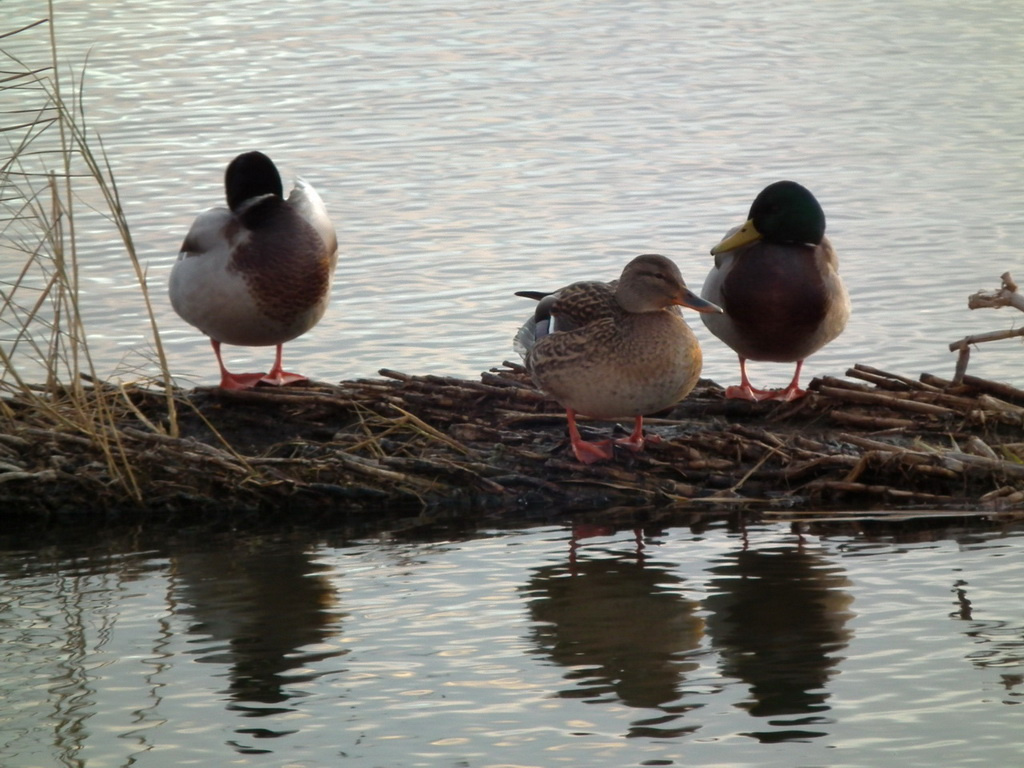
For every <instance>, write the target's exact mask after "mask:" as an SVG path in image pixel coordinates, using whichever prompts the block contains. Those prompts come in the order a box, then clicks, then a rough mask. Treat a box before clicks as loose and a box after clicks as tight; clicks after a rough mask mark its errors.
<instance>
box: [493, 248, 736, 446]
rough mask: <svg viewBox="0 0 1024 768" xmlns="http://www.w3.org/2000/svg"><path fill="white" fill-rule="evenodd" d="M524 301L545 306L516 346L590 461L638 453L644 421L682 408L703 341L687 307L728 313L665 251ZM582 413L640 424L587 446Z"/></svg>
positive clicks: (698, 367)
mask: <svg viewBox="0 0 1024 768" xmlns="http://www.w3.org/2000/svg"><path fill="white" fill-rule="evenodd" d="M517 295H519V296H525V297H527V298H532V299H535V300H536V301H537V307H536V309H535V311H534V314H533V316H532V317H530V318H529V319H528V320H527V321H526V322H525V323H524V324H523V325H522V327H521V328H520V329H519V332H518V333H517V334H516V337H515V339H514V342H513V346H514V347H515V349H516V351H518V352H519V354H520V355H521V356H522V357H523V360H524V362H525V366H526V370H527V371H528V372H529V374H530V376H531V378H532V379H533V382H534V384H536V386H537V387H538V388H539V389H540V390H542V391H543V392H545V393H547V394H548V395H550V396H551V397H552V398H553V399H554V400H556V401H557V402H558V403H559V404H560V405H561V406H562V407H563V408H565V410H566V419H567V421H568V430H569V440H570V444H571V446H572V451H573V454H574V455H575V457H576V459H577V460H579V461H581V462H583V463H584V464H592V463H594V462H597V461H603V460H607V459H610V458H612V457H613V455H614V446H615V445H621V446H623V447H625V448H628V449H630V450H632V451H640V450H641V449H642V448H643V446H644V431H643V418H644V416H645V415H649V414H651V413H655V412H657V411H660V410H663V409H665V408H668V407H670V406H672V405H675V404H676V403H677V402H679V401H680V400H682V399H683V398H684V397H686V395H688V394H689V393H690V391H691V390H692V389H693V388H694V386H695V385H696V383H697V380H698V378H699V376H700V371H701V364H702V356H701V350H700V344H699V343H698V341H697V337H696V336H695V335H694V333H693V331H692V330H691V329H690V327H689V326H688V325H687V324H686V321H685V320H684V319H683V317H682V314H681V312H680V311H679V307H689V308H690V309H693V310H696V311H697V312H702V313H707V312H721V309H720V308H719V307H717V306H716V305H715V304H714V303H712V302H710V301H707V300H704V299H702V298H700V297H699V296H697V295H696V294H695V293H693V292H692V291H691V290H690V289H689V288H687V286H686V283H685V282H684V281H683V278H682V275H681V274H680V273H679V268H678V267H677V266H676V264H675V263H674V262H673V261H672V260H671V259H669V258H667V257H665V256H661V255H659V254H644V255H641V256H637V257H636V258H635V259H633V260H632V261H630V262H629V263H628V264H627V265H626V266H625V268H624V269H623V270H622V274H621V276H620V277H619V279H618V280H614V281H612V282H600V281H592V280H591V281H580V282H576V283H572V284H570V285H567V286H565V287H563V288H560V289H558V290H557V291H553V292H550V293H539V292H536V291H520V292H517ZM577 414H579V415H584V416H589V417H591V418H595V419H599V420H610V419H619V418H633V419H634V428H633V431H632V433H631V434H630V435H629V436H628V437H625V438H620V439H617V440H614V441H602V442H589V441H585V440H583V439H582V437H581V436H580V432H579V428H578V426H577V424H576V416H577Z"/></svg>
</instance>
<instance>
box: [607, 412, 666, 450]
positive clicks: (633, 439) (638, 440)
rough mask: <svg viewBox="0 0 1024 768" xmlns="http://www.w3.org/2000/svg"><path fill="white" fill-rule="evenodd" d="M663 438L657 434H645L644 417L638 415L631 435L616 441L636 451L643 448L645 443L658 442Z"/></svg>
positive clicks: (617, 443)
mask: <svg viewBox="0 0 1024 768" xmlns="http://www.w3.org/2000/svg"><path fill="white" fill-rule="evenodd" d="M660 441H661V438H660V437H658V436H657V435H646V436H645V435H644V417H643V416H637V417H636V422H635V423H634V425H633V431H632V433H630V435H629V437H621V438H619V439H618V440H616V441H615V444H616V445H621V446H624V447H626V448H629V450H631V451H634V452H639V451H641V450H643V447H644V443H645V442H650V443H657V442H660Z"/></svg>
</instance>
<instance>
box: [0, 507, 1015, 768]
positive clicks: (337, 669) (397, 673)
mask: <svg viewBox="0 0 1024 768" xmlns="http://www.w3.org/2000/svg"><path fill="white" fill-rule="evenodd" d="M576 533H577V534H583V533H584V531H582V530H578V531H577V532H576ZM587 533H595V534H598V535H592V536H588V537H585V538H580V537H578V536H577V537H575V538H574V537H573V533H572V532H571V531H570V530H568V529H563V528H560V527H537V528H528V527H525V528H514V529H508V530H483V531H480V532H479V533H476V534H472V535H469V536H466V537H461V538H459V539H447V540H438V541H408V540H404V541H403V540H399V539H395V538H388V537H380V536H375V537H366V538H356V539H348V540H346V539H344V538H342V537H340V536H337V535H332V534H314V533H309V534H300V533H293V534H290V535H288V536H280V537H274V536H265V535H264V536H234V537H232V538H230V539H228V538H224V539H221V540H216V539H210V538H209V537H207V538H206V539H205V540H204V541H202V542H197V541H194V540H188V539H185V538H182V537H171V539H170V540H168V539H166V538H165V539H164V540H163V541H162V542H161V543H159V544H154V545H150V544H148V543H147V542H143V541H139V540H135V541H132V540H123V541H117V542H108V543H107V544H105V545H104V546H103V547H102V548H85V547H82V546H78V547H74V548H71V547H60V546H57V547H54V548H52V549H50V550H48V551H45V552H26V551H10V550H7V551H4V552H3V553H2V554H0V568H2V571H3V576H4V580H5V585H6V586H5V592H4V598H3V601H2V604H0V642H2V645H0V647H2V648H3V649H4V653H3V658H2V668H3V674H2V675H0V680H2V683H0V693H2V694H3V700H4V702H5V704H4V713H3V716H2V718H0V762H2V763H3V765H4V766H6V767H7V768H27V767H28V766H32V767H33V768H35V767H37V766H44V767H45V766H57V765H64V766H85V765H87V766H89V768H107V767H108V766H127V765H133V766H138V767H139V768H149V767H150V766H168V765H203V766H206V765H238V766H302V767H303V768H313V767H315V766H333V765H337V764H339V763H340V762H344V763H345V764H346V765H356V766H388V767H389V768H413V767H414V766H431V767H433V766H453V767H454V766H459V767H464V768H468V767H472V768H481V767H482V766H556V765H566V766H580V765H587V766H609V768H611V767H613V766H614V767H621V766H659V765H664V766H672V765H675V766H682V765H700V766H722V765H728V766H737V767H746V766H751V767H753V766H758V768H765V767H766V766H767V767H773V766H778V767H779V768H791V766H795V765H799V766H830V767H837V768H838V767H844V768H845V767H849V768H853V767H854V766H857V767H861V766H863V767H865V768H866V767H868V766H871V767H874V766H879V765H897V764H898V765H902V766H908V767H909V766H929V767H930V766H934V765H943V766H971V765H999V766H1010V765H1020V764H1021V762H1022V760H1024V742H1021V739H1020V736H1019V733H1020V707H1021V705H1024V610H1022V604H1021V600H1020V595H1021V594H1022V593H1024V574H1022V573H1021V570H1020V568H1019V563H1020V562H1021V558H1022V557H1024V528H1020V527H1017V528H1016V529H1009V530H1004V531H987V532H985V531H974V532H972V531H970V530H956V529H950V530H948V531H946V532H944V533H937V534H936V535H935V536H920V535H909V536H903V537H892V536H875V537H868V536H854V535H851V534H845V533H833V534H829V535H807V536H804V537H803V538H800V537H798V536H797V535H795V534H793V533H791V532H789V531H788V530H784V529H782V528H779V527H776V526H769V525H757V526H752V527H750V529H749V530H747V531H745V532H739V531H736V530H732V529H729V528H727V527H726V526H725V525H723V524H716V525H712V526H708V527H706V528H702V529H700V530H690V529H686V528H669V529H667V530H662V531H647V532H646V534H645V535H643V536H642V537H641V538H640V539H639V540H638V539H637V536H636V535H635V534H634V533H633V532H631V531H621V532H619V533H611V532H608V531H603V532H602V531H589V532H587ZM140 545H141V546H140Z"/></svg>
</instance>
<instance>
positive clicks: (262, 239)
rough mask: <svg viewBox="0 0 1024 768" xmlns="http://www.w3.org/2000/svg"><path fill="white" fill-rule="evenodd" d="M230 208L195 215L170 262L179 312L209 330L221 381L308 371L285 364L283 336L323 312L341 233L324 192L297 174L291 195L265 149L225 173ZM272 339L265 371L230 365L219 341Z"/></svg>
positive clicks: (236, 384) (233, 385) (248, 384)
mask: <svg viewBox="0 0 1024 768" xmlns="http://www.w3.org/2000/svg"><path fill="white" fill-rule="evenodd" d="M224 188H225V194H226V198H227V208H223V207H217V208H210V209H208V210H206V211H203V212H202V213H200V214H199V215H198V216H197V217H196V219H195V221H194V222H193V223H192V226H191V228H190V229H189V231H188V234H187V235H186V236H185V240H184V242H183V243H182V246H181V250H180V252H179V254H178V259H177V261H176V262H175V263H174V266H173V267H172V268H171V275H170V280H169V286H168V287H169V294H170V300H171V306H172V307H173V308H174V311H175V312H177V314H178V315H179V316H180V317H181V318H182V319H183V320H184V321H185V322H187V323H189V324H190V325H192V326H195V327H196V328H198V329H199V330H200V331H202V332H203V333H204V334H206V335H207V336H209V337H210V344H211V345H212V347H213V352H214V355H216V357H217V364H218V365H219V366H220V386H221V387H222V388H224V389H232V390H239V389H249V388H252V387H255V386H256V385H257V384H270V385H275V386H283V385H286V384H293V383H295V382H300V381H306V380H307V377H305V376H302V375H301V374H298V373H291V372H288V371H285V370H284V368H283V365H282V356H283V347H284V344H285V343H286V342H288V341H291V340H292V339H295V338H298V337H299V336H301V335H302V334H304V333H306V332H307V331H309V330H310V329H311V328H312V327H313V326H315V325H316V324H317V323H318V322H319V321H320V319H321V318H322V317H323V315H324V312H325V311H326V310H327V305H328V302H329V300H330V293H331V281H332V279H333V276H334V269H335V266H336V265H337V261H338V241H337V237H336V235H335V231H334V226H333V224H332V223H331V220H330V218H329V217H328V215H327V211H326V209H325V208H324V203H323V200H321V198H320V196H319V195H318V194H317V192H316V190H315V189H314V188H313V186H312V185H311V184H309V183H307V182H306V181H304V180H302V179H299V180H297V181H296V182H295V186H294V188H293V189H292V190H291V192H290V193H289V195H288V197H287V199H286V198H285V197H284V187H283V184H282V182H281V174H280V173H279V172H278V170H277V166H275V165H274V162H273V161H272V160H271V159H270V158H269V157H268V156H267V155H265V154H264V153H262V152H259V151H252V152H244V153H242V154H240V155H238V156H237V157H235V158H234V159H233V160H232V161H231V162H230V163H229V164H228V166H227V170H226V171H225V174H224ZM222 344H231V345H236V346H243V347H263V346H273V347H276V356H275V360H274V364H273V366H272V367H271V369H270V371H269V372H267V373H231V372H230V371H228V369H227V368H226V367H225V365H224V360H223V358H222V357H221V345H222Z"/></svg>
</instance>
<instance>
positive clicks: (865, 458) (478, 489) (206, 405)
mask: <svg viewBox="0 0 1024 768" xmlns="http://www.w3.org/2000/svg"><path fill="white" fill-rule="evenodd" d="M810 388H811V390H812V392H811V393H810V394H809V395H808V396H807V397H806V398H804V399H802V400H800V401H797V402H795V403H770V402H766V403H748V402H741V401H727V400H725V399H724V398H723V396H722V394H723V393H722V389H721V388H720V387H719V386H718V385H716V384H714V383H713V382H710V381H702V382H701V384H700V385H699V386H698V387H697V389H696V390H695V391H694V393H693V394H692V395H691V396H690V397H688V398H687V399H686V400H685V401H684V402H683V403H681V404H679V405H678V406H676V407H675V408H673V409H672V410H671V411H669V412H666V413H662V414H658V415H657V416H656V417H652V418H650V419H649V420H647V423H648V433H649V434H650V433H653V434H655V435H657V436H658V437H659V438H660V441H659V442H651V443H649V445H648V447H647V448H646V450H645V451H643V452H642V453H639V454H633V453H631V452H629V451H627V450H623V451H621V452H620V453H618V454H617V455H616V457H615V460H614V461H611V462H607V463H603V464H596V465H591V466H584V465H582V464H580V463H578V462H577V461H576V460H575V459H574V458H573V456H572V453H571V451H570V450H569V448H568V443H567V440H566V436H565V417H564V412H563V411H562V410H561V409H560V408H559V407H558V406H557V405H556V404H555V403H553V402H551V401H550V400H548V399H547V398H546V397H545V396H544V395H542V394H541V393H539V392H537V391H536V390H535V389H534V388H533V387H532V386H531V384H530V382H529V380H528V378H527V376H526V375H525V373H524V372H523V370H522V369H521V368H520V367H518V366H516V365H512V364H507V363H506V364H503V365H502V366H501V367H499V368H496V369H493V370H491V371H488V372H485V373H483V374H482V375H481V377H480V378H479V380H465V379H456V378H448V377H438V376H417V375H408V374H404V373H399V372H395V371H381V374H380V377H379V378H374V379H363V380H355V381H345V382H341V383H340V384H336V385H332V384H324V383H313V384H309V385H308V386H295V387H288V388H283V389H276V388H259V389H255V390H250V391H244V392H226V391H223V390H220V389H218V388H200V389H196V390H192V391H184V390H182V391H176V392H174V402H175V410H176V418H175V419H173V420H172V419H170V418H169V417H168V409H167V397H166V394H165V393H164V392H163V391H158V390H155V389H147V388H144V387H126V388H114V387H110V386H106V385H103V386H97V387H94V388H93V389H92V390H91V392H92V395H93V396H94V397H95V398H96V401H97V402H98V403H101V404H103V407H104V408H107V409H108V410H113V411H114V415H113V420H112V426H109V427H106V428H102V429H97V428H96V427H95V426H86V425H83V424H82V422H81V418H80V417H79V418H77V420H76V418H75V416H74V414H72V415H71V416H67V415H62V413H61V408H62V406H61V402H60V397H59V396H58V395H53V396H49V397H48V398H47V399H45V401H44V400H41V396H39V395H35V396H32V397H24V396H19V397H8V398H5V399H4V400H3V401H2V404H3V419H2V420H3V431H2V434H0V505H2V508H3V510H4V512H3V514H4V516H5V517H7V518H8V521H10V520H12V519H14V518H16V517H18V518H29V519H32V520H34V521H36V522H37V523H38V522H39V521H51V522H52V523H54V524H57V523H59V522H61V521H67V520H79V521H80V520H81V519H83V518H88V519H96V520H100V519H104V520H116V519H135V520H140V521H151V522H161V523H168V522H171V523H173V522H175V521H189V522H193V523H194V522H200V523H201V522H208V523H218V522H219V523H223V524H230V525H238V524H244V521H247V520H249V521H255V520H259V521H268V520H269V521H273V520H275V519H276V520H280V521H288V520H295V521H298V520H310V519H315V520H329V521H342V520H344V519H347V518H353V517H358V516H380V515H399V516H410V515H413V516H418V517H419V518H421V519H423V518H424V517H426V518H429V517H431V516H434V517H445V516H469V517H476V518H477V519H479V518H480V517H491V518H500V517H502V516H512V515H530V514H533V513H536V514H538V515H540V514H557V515H564V514H570V513H583V512H591V513H596V512H599V513H600V515H601V516H603V517H605V518H607V519H608V520H609V521H612V522H623V523H626V522H628V521H630V520H633V519H639V518H643V519H653V520H657V519H668V518H674V519H675V518H678V519H687V518H692V517H693V516H694V515H698V516H704V515H723V514H732V513H734V512H736V511H739V510H747V511H755V512H756V513H758V514H759V515H762V516H768V517H778V518H780V519H804V518H808V517H814V516H820V515H822V514H825V513H827V514H828V515H829V516H830V517H832V518H833V519H837V518H838V519H842V518H843V517H850V518H851V519H854V518H858V517H885V516H889V517H892V516H897V515H902V516H908V515H909V516H915V517H929V516H934V517H944V516H972V517H989V518H992V519H999V520H1005V519H1017V518H1024V391H1022V390H1018V389H1015V388H1013V387H1009V386H1007V385H1004V384H1000V383H998V382H992V381H986V380H981V379H976V378H972V377H969V376H968V377H965V379H964V382H963V383H962V384H960V385H957V386H954V385H952V384H951V383H950V382H948V381H944V380H942V379H939V378H938V377H935V376H930V375H927V374H926V375H922V376H921V377H919V378H917V379H913V378H908V377H904V376H901V375H898V374H892V373H887V372H884V371H879V370H876V369H874V368H871V367H869V366H856V367H855V368H853V369H850V370H849V371H848V372H847V373H846V376H845V377H844V378H831V377H825V378H821V379H815V380H814V381H812V382H811V385H810ZM41 402H45V403H46V407H45V408H44V407H41ZM111 403H116V405H111ZM78 408H79V410H81V406H80V405H79V406H78ZM172 421H176V423H177V428H176V430H175V428H174V427H173V426H172ZM613 426H614V425H611V424H608V423H588V424H585V425H584V436H585V437H586V436H587V435H588V432H589V434H590V435H591V436H594V437H597V438H598V439H600V438H601V437H604V436H607V435H608V434H609V432H610V430H611V429H612V428H613ZM175 431H176V432H177V434H175ZM90 516H92V517H90Z"/></svg>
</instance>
